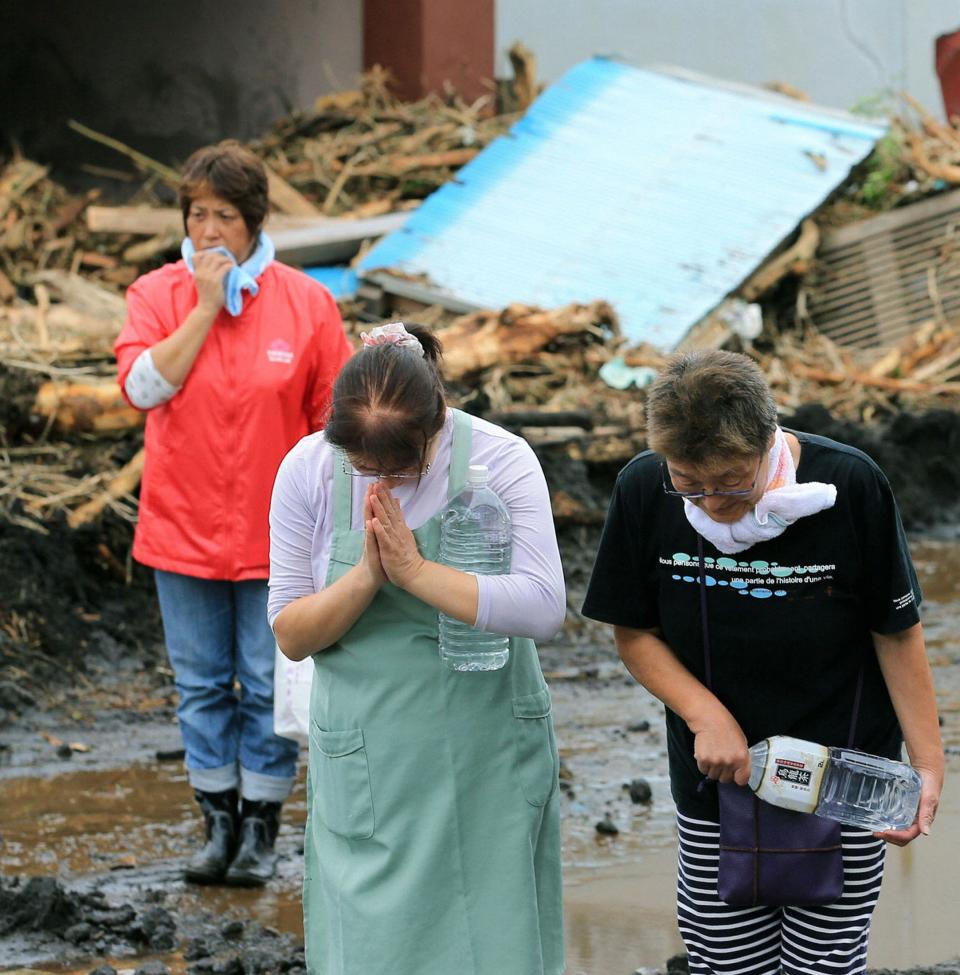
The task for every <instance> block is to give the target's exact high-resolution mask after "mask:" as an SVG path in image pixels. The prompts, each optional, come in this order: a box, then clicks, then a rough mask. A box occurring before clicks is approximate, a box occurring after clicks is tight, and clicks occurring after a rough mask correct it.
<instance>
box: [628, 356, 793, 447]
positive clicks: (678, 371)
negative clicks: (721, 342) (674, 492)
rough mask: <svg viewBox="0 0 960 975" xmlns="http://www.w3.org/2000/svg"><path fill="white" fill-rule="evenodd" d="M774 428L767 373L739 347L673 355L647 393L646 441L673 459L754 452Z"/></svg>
mask: <svg viewBox="0 0 960 975" xmlns="http://www.w3.org/2000/svg"><path fill="white" fill-rule="evenodd" d="M776 427H777V406H776V404H775V403H774V401H773V396H772V395H771V393H770V387H769V386H768V385H767V381H766V379H765V378H764V375H763V373H762V372H761V371H760V369H759V367H758V366H757V364H756V363H755V362H754V361H753V360H752V359H750V358H748V357H747V356H745V355H741V354H740V353H737V352H719V351H705V352H688V353H681V354H678V355H675V356H672V357H671V358H670V359H669V360H668V362H667V365H666V367H665V368H664V369H663V370H662V371H661V372H660V374H659V375H658V376H657V378H656V379H655V380H654V382H653V385H652V386H651V387H650V392H649V395H648V398H647V443H648V445H649V446H650V449H651V450H653V451H655V452H656V453H658V454H660V455H661V456H662V457H667V458H669V459H670V460H677V461H683V462H685V463H688V464H697V465H700V464H710V463H711V462H714V461H721V460H725V459H727V458H729V457H746V456H753V457H756V456H757V455H758V454H761V453H763V452H764V451H765V450H766V449H767V445H768V443H769V441H770V436H771V434H772V433H773V432H774V430H775V429H776Z"/></svg>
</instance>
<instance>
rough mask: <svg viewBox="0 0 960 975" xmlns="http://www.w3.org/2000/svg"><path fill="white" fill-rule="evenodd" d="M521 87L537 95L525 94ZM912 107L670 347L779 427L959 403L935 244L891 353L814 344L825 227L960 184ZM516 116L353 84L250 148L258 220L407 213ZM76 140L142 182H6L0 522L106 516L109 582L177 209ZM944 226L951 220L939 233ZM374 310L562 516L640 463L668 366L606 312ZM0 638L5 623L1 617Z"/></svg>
mask: <svg viewBox="0 0 960 975" xmlns="http://www.w3.org/2000/svg"><path fill="white" fill-rule="evenodd" d="M525 84H526V86H527V88H529V89H530V91H531V92H532V91H533V90H534V88H535V82H534V81H533V80H532V79H530V78H527V79H526V81H525ZM525 97H526V101H529V97H532V96H531V95H530V93H529V92H528V94H527V96H525ZM522 102H523V100H522V99H520V100H517V101H515V102H514V104H522ZM914 107H915V110H916V111H917V112H918V115H919V124H918V125H911V124H909V123H908V122H905V121H899V120H895V121H894V123H893V125H892V128H891V130H890V134H889V136H888V137H886V138H885V139H884V140H882V141H881V142H880V143H879V144H878V146H877V149H876V151H875V152H874V154H873V155H872V156H871V157H870V158H869V159H868V160H867V161H866V163H865V164H864V165H863V166H862V167H860V168H859V169H858V170H856V171H855V172H854V173H853V174H852V175H851V177H850V179H849V180H848V181H847V183H845V184H844V185H843V186H842V187H841V189H840V191H838V193H837V194H835V195H834V197H833V198H831V199H830V200H828V201H827V203H826V204H825V205H824V206H823V207H822V208H821V209H820V210H819V211H817V213H815V214H813V215H812V217H811V218H810V219H808V220H805V221H804V222H803V224H802V225H801V226H800V227H799V228H798V229H797V233H796V235H795V238H794V239H793V240H792V241H787V242H785V244H784V247H783V248H782V249H781V251H780V253H778V254H775V255H773V256H772V257H771V258H770V259H769V260H768V261H767V262H766V263H765V264H763V265H762V266H761V267H759V268H757V269H756V270H755V272H754V273H753V274H752V275H751V276H750V277H749V278H748V280H747V281H746V282H745V283H744V284H743V285H742V286H741V287H740V289H739V290H738V293H737V294H736V295H735V296H731V302H732V304H729V305H728V303H725V304H724V306H722V307H721V308H720V309H718V310H717V311H716V312H715V313H714V314H712V315H711V316H708V317H707V318H706V319H705V320H704V321H703V322H702V323H701V325H699V326H698V327H697V328H695V329H694V330H693V331H692V332H691V333H690V334H689V335H688V337H687V339H686V340H685V342H684V343H683V345H682V346H681V347H684V348H696V347H720V346H725V347H728V348H736V349H740V350H742V351H745V352H747V353H748V354H750V355H753V356H754V357H755V358H756V359H757V361H758V362H759V363H760V365H761V367H762V368H763V369H764V372H765V373H766V375H767V377H768V378H769V380H770V383H771V386H772V388H773V390H774V393H775V396H776V397H777V400H778V402H779V404H780V406H781V407H782V409H783V411H784V413H785V414H786V415H788V416H789V415H791V414H792V413H793V412H795V411H796V410H798V409H802V408H803V407H804V406H805V405H807V404H820V405H822V406H824V407H826V408H827V409H828V410H829V411H830V412H831V413H832V414H833V415H834V416H835V417H836V418H838V419H841V420H851V421H855V422H858V423H867V424H870V423H879V422H883V421H885V420H887V419H889V418H890V417H892V416H894V415H896V414H898V413H900V412H902V411H917V412H920V411H924V410H928V409H931V408H935V407H946V408H948V409H955V408H956V405H957V397H958V395H960V312H958V314H957V315H954V314H953V312H952V310H951V309H952V306H951V305H950V304H949V302H948V300H947V298H946V297H945V296H946V295H947V294H948V293H951V292H949V288H948V283H949V279H951V278H952V276H953V270H952V264H951V262H952V261H953V249H952V247H951V246H949V241H948V244H946V245H945V244H944V243H943V242H942V241H941V240H940V238H939V237H937V238H936V240H935V241H934V242H933V243H931V245H930V246H931V247H933V248H934V249H935V257H936V259H937V260H938V261H939V264H938V269H937V273H936V275H935V276H934V277H933V278H932V279H931V280H932V281H933V284H932V285H931V287H932V288H933V289H934V291H935V294H934V295H933V298H931V305H930V307H931V309H932V310H931V313H930V315H929V317H928V318H927V319H925V320H923V321H921V322H919V323H916V322H914V321H912V320H908V319H907V318H904V319H903V321H902V322H899V320H898V322H899V324H898V328H900V331H899V332H890V333H889V334H891V335H892V334H896V335H897V340H896V341H895V342H890V341H887V342H882V341H878V339H877V335H881V337H882V333H879V332H878V333H876V334H875V335H874V336H873V339H872V341H871V342H861V343H859V344H857V343H852V344H851V343H847V342H845V341H844V340H843V337H842V336H840V337H839V338H830V337H828V335H827V334H824V332H823V331H822V330H818V328H817V324H818V319H817V314H818V306H817V304H816V301H815V300H814V299H815V298H816V295H815V293H814V291H813V290H811V291H810V292H809V294H808V292H807V291H806V290H805V288H806V287H807V284H806V283H807V282H814V283H815V282H817V281H819V280H820V278H819V277H818V275H821V276H822V275H823V274H824V273H830V272H831V268H830V267H827V268H824V267H823V266H822V265H820V264H818V260H820V256H819V255H820V254H822V252H823V240H824V237H825V236H826V237H829V235H830V234H831V233H833V232H834V228H835V227H836V225H837V224H841V223H844V222H847V223H848V222H849V221H850V220H851V219H853V218H861V217H863V215H864V214H865V213H867V212H870V213H873V214H876V212H877V211H882V210H885V209H892V208H899V209H901V210H904V211H906V210H909V209H911V207H909V206H906V205H905V204H908V203H911V202H913V200H914V199H915V198H917V197H923V196H926V197H929V195H930V194H932V193H936V192H940V191H942V190H943V189H945V188H946V186H947V184H949V183H960V128H956V127H954V126H950V125H944V124H941V123H939V122H937V121H936V120H934V119H932V118H931V117H930V116H928V115H927V114H926V113H923V112H922V110H921V109H919V106H914ZM516 117H517V116H516V114H501V115H492V114H490V112H489V111H488V109H487V107H486V105H485V104H484V103H483V102H482V101H481V102H478V103H475V104H473V105H466V104H464V103H462V102H461V101H459V100H458V99H457V98H456V97H455V96H454V95H452V94H450V95H449V96H448V97H445V98H438V97H435V96H431V97H429V98H426V99H423V100H421V101H419V102H414V103H403V102H400V101H398V100H396V99H395V98H393V96H391V95H390V94H389V91H388V89H387V86H386V80H385V77H384V76H383V75H382V74H381V73H378V72H374V73H371V74H368V75H367V76H365V78H364V79H363V82H362V84H361V86H360V87H359V88H358V89H356V90H354V91H348V92H339V93H337V94H334V95H330V96H324V97H323V98H321V99H318V101H317V103H316V105H315V106H314V108H313V109H312V110H311V111H309V112H301V113H297V114H294V115H292V116H290V117H289V118H287V119H283V120H281V121H280V122H278V123H277V125H276V126H275V128H274V129H273V130H272V131H271V132H269V133H268V134H267V135H265V136H264V137H263V138H262V139H260V140H258V141H256V142H254V143H252V144H251V148H252V149H253V150H254V151H255V152H257V153H258V154H259V155H260V157H261V158H262V159H263V160H264V162H265V163H266V165H267V166H268V168H269V172H270V179H271V201H272V205H273V213H272V215H271V218H270V219H271V220H274V221H277V223H276V226H277V227H278V228H282V227H283V226H300V227H302V226H305V225H306V224H309V225H311V226H317V225H319V224H323V223H326V224H327V225H330V224H331V223H334V224H337V225H342V224H344V223H348V222H354V223H357V222H359V221H363V220H369V219H378V218H380V217H383V216H384V215H385V214H389V213H393V212H396V211H397V210H402V209H403V208H404V207H409V206H413V205H416V203H417V201H418V200H419V199H421V198H422V197H423V196H425V195H427V194H429V193H430V192H431V191H432V190H433V189H434V188H436V187H437V186H439V185H441V184H442V183H444V182H445V181H446V180H448V179H450V177H451V176H452V175H453V174H454V173H455V171H456V169H457V168H458V167H459V166H462V165H463V164H464V163H466V162H467V161H468V160H469V159H471V158H472V157H473V156H475V155H476V154H477V153H478V152H479V151H480V150H481V149H482V148H483V147H484V146H485V145H487V144H488V143H489V142H490V141H491V140H492V139H494V138H495V137H496V136H497V135H499V134H501V133H503V132H504V131H506V129H507V128H508V127H509V125H510V124H511V123H512V122H513V121H514V120H515V119H516ZM79 128H82V127H79ZM85 132H86V134H87V135H89V136H90V137H91V138H96V139H98V140H100V141H106V142H108V143H109V144H111V145H112V146H113V148H115V149H116V150H117V151H118V152H119V153H122V154H123V155H124V156H125V157H126V158H127V159H129V160H130V162H131V163H132V165H133V167H134V169H135V170H136V172H137V174H138V176H137V177H135V178H136V179H139V180H141V181H142V182H141V185H139V188H138V189H137V192H136V193H135V195H134V196H133V198H132V199H131V200H129V201H128V202H129V203H130V204H131V205H130V206H128V207H123V208H116V207H110V208H107V207H103V206H101V205H100V203H101V201H100V199H99V197H98V193H97V192H96V191H91V192H88V193H86V194H84V195H82V196H72V195H71V194H69V193H68V192H67V191H66V190H65V189H64V188H63V187H61V186H59V185H58V184H57V183H56V182H55V181H54V180H52V179H51V178H50V174H49V173H48V171H47V169H46V168H45V167H44V166H42V165H39V164H38V163H35V162H32V161H30V160H27V159H22V158H15V159H13V160H11V161H9V162H7V163H6V164H5V165H0V525H2V524H6V525H8V526H10V527H11V528H16V529H19V530H23V531H26V532H27V533H28V534H35V533H40V534H52V536H53V537H56V538H60V537H64V533H66V534H67V535H68V534H69V533H70V532H71V531H73V532H76V531H77V530H78V529H84V530H85V531H88V532H89V531H90V530H93V531H94V532H96V531H97V530H98V529H97V526H98V524H100V522H101V521H102V520H103V516H104V515H105V516H106V521H107V522H109V525H107V526H105V527H103V528H102V529H100V530H102V531H103V532H104V534H105V536H106V534H108V533H109V534H110V538H109V540H108V541H107V542H104V541H103V540H96V539H93V538H91V539H89V540H88V548H92V549H93V550H94V551H96V552H98V553H99V554H98V555H97V558H98V559H99V560H100V564H101V567H102V568H103V570H104V571H105V572H107V573H109V574H111V575H112V576H113V577H115V578H117V579H123V578H126V579H129V578H130V573H131V569H130V558H129V546H128V545H127V550H126V551H124V549H123V543H122V542H120V541H119V539H120V538H121V536H122V534H123V531H125V532H126V533H127V537H128V538H129V525H130V523H132V522H133V521H134V520H135V518H136V510H137V507H136V489H137V485H138V481H139V476H140V470H141V467H142V462H143V455H142V451H141V447H142V432H141V427H142V421H143V417H142V415H141V414H138V413H137V412H136V411H133V410H131V409H130V408H129V407H127V405H126V404H125V403H124V401H123V400H122V398H121V397H120V395H119V390H118V388H117V386H116V379H115V366H114V363H113V359H112V352H111V345H112V341H113V338H114V336H115V335H116V334H117V331H118V330H119V328H120V327H121V325H122V321H123V317H124V302H123V297H122V293H123V290H124V288H125V287H126V286H127V285H129V284H130V283H131V282H132V281H133V280H134V279H135V278H136V277H137V276H138V275H139V274H140V273H142V272H143V271H145V270H148V269H149V268H151V267H153V266H155V265H156V264H158V263H159V262H161V261H162V260H163V259H165V257H166V256H168V251H169V250H170V248H171V247H175V245H176V243H177V241H178V240H179V237H180V228H179V214H178V212H177V211H176V210H175V209H172V208H171V207H170V206H169V204H170V203H171V202H172V199H173V197H172V195H171V186H172V184H173V182H174V181H175V179H176V176H175V173H174V172H173V170H172V169H169V168H168V167H166V166H165V165H163V164H161V163H159V162H156V161H154V160H151V159H149V158H148V157H146V156H143V155H142V154H141V153H139V152H137V151H136V150H134V149H131V148H129V147H127V146H124V145H122V144H120V143H116V142H115V140H111V139H108V138H107V137H104V136H100V135H98V134H97V133H91V132H89V130H85ZM947 195H948V194H942V193H941V196H939V197H935V199H937V200H939V199H941V198H945V197H946V196H947ZM930 202H931V201H930V199H927V201H926V202H925V203H923V204H922V205H923V206H928V205H930ZM913 209H917V212H919V210H918V208H913ZM171 213H172V216H171ZM892 216H893V215H890V214H887V215H884V216H881V217H877V218H876V219H879V220H886V219H888V218H890V217H892ZM938 219H941V222H942V214H941V215H940V216H939V217H938ZM284 220H286V221H292V223H289V222H288V223H287V224H286V225H284V224H283V221H284ZM297 221H300V223H299V224H298V223H297ZM304 222H306V223H304ZM952 225H953V224H952V218H950V219H949V220H947V224H946V225H945V226H948V229H947V230H945V231H944V233H947V234H948V235H949V233H950V232H951V231H949V226H952ZM938 226H939V225H938ZM938 232H939V231H938ZM868 236H869V235H868ZM931 240H933V238H931ZM958 254H960V252H958ZM958 260H960V256H958ZM884 266H885V267H886V265H884ZM958 275H960V268H958ZM927 277H928V278H929V277H930V276H929V275H927ZM811 288H813V285H811ZM928 297H929V296H928ZM808 298H809V301H808ZM342 307H343V311H344V317H345V320H346V323H347V328H348V331H350V332H351V334H353V335H354V336H355V335H356V334H357V333H358V332H359V330H360V328H361V327H363V326H364V325H365V322H367V321H369V320H370V318H371V314H370V312H369V311H368V309H367V308H366V307H364V306H363V305H362V304H359V303H345V304H344V305H343V306H342ZM378 314H388V315H389V314H396V315H399V316H401V317H407V318H410V319H413V320H420V321H423V322H425V323H426V324H430V325H433V326H435V327H436V328H437V329H438V331H439V334H440V337H441V339H442V341H443V343H444V346H445V349H446V357H445V361H446V372H447V378H448V382H449V385H450V390H451V394H452V399H453V401H454V403H456V404H457V405H461V406H463V407H465V408H466V409H468V410H469V411H471V412H473V413H476V414H479V415H483V416H486V417H488V418H490V419H492V420H494V421H495V422H498V423H501V424H503V425H505V426H507V427H508V428H510V429H513V430H515V431H517V432H519V433H521V434H522V435H523V436H524V437H526V438H527V439H528V440H529V441H530V442H531V443H532V444H533V445H534V447H535V449H537V451H538V453H539V454H540V456H541V459H542V460H543V462H544V467H545V469H546V470H547V472H548V477H550V478H551V486H552V489H553V502H554V513H555V515H556V517H557V518H558V520H560V521H567V522H573V523H596V522H597V521H599V520H600V519H602V515H603V508H604V501H605V498H604V497H603V491H602V490H594V491H591V489H590V488H589V484H588V482H589V481H590V480H591V479H596V480H598V481H603V480H604V479H606V481H605V483H609V477H610V475H611V474H612V473H613V472H615V471H616V470H617V468H618V467H619V466H621V465H622V464H623V463H624V462H625V461H626V460H627V459H628V458H629V457H631V456H632V455H633V454H635V453H636V452H637V451H639V450H641V449H642V448H643V447H644V445H645V421H644V398H645V397H644V393H643V389H642V387H643V385H644V383H645V382H647V381H649V379H650V378H652V377H653V376H654V375H655V374H656V371H657V370H658V369H659V368H661V367H662V365H663V362H664V353H663V351H662V350H659V349H655V348H653V347H651V346H648V345H644V344H639V345H637V344H634V345H630V344H628V343H627V342H626V340H625V339H624V338H623V337H622V336H621V335H620V331H619V328H618V323H617V316H616V314H615V312H614V310H613V308H612V307H611V306H610V305H608V304H607V303H606V302H604V301H595V302H593V303H590V304H583V305H569V306H566V307H563V308H557V309H540V308H534V307H529V306H524V305H509V306H508V307H506V308H504V309H496V310H489V311H476V312H471V313H470V314H467V315H461V316H460V317H458V318H455V317H454V316H453V315H452V314H451V313H450V312H447V311H444V310H443V309H442V308H439V307H437V306H430V307H424V306H423V305H422V304H421V305H417V304H416V303H412V302H411V301H410V299H402V298H396V299H395V303H394V305H393V306H392V307H387V308H383V309H378ZM851 314H853V313H852V312H851ZM905 323H906V324H905ZM551 472H552V474H553V476H551ZM118 527H119V528H122V529H123V531H121V532H119V533H118ZM98 546H99V547H98ZM5 624H9V626H13V628H14V630H16V627H17V625H19V624H15V623H10V620H9V619H7V620H4V619H0V626H3V625H5ZM11 635H12V634H11Z"/></svg>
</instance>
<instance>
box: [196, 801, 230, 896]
mask: <svg viewBox="0 0 960 975" xmlns="http://www.w3.org/2000/svg"><path fill="white" fill-rule="evenodd" d="M194 797H195V798H196V800H197V802H199V803H200V808H201V809H202V810H203V818H204V822H205V823H206V827H207V842H206V845H205V846H204V847H203V849H202V850H199V851H198V852H197V853H195V854H194V855H193V856H192V857H191V858H190V860H189V862H188V863H187V869H186V871H185V873H184V876H185V877H186V879H187V880H189V881H190V882H191V883H195V884H217V883H221V882H222V881H223V878H224V875H225V874H226V872H227V866H228V865H229V863H230V860H231V858H232V857H233V852H234V850H235V849H236V846H237V798H238V797H237V790H236V789H229V790H228V791H226V792H199V791H197V792H195V793H194Z"/></svg>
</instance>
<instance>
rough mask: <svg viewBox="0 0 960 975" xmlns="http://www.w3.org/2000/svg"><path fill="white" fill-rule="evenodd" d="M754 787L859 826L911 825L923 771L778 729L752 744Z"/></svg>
mask: <svg viewBox="0 0 960 975" xmlns="http://www.w3.org/2000/svg"><path fill="white" fill-rule="evenodd" d="M750 757H751V770H750V788H751V789H753V791H754V792H755V793H756V794H757V795H758V796H759V797H760V798H761V799H763V800H764V801H766V802H769V803H771V804H772V805H774V806H782V807H784V808H785V809H794V810H796V811H797V812H805V813H810V812H812V813H816V814H817V815H818V816H824V817H826V818H827V819H836V820H838V821H839V822H841V823H846V824H847V825H848V826H856V827H859V828H860V829H869V830H886V829H908V828H909V827H910V826H911V825H912V824H913V821H914V819H915V818H916V815H917V807H918V806H919V804H920V776H919V774H918V773H917V772H916V770H915V769H913V768H911V767H910V766H909V765H906V764H904V763H903V762H896V761H894V760H893V759H890V758H880V757H879V756H877V755H867V754H866V753H865V752H858V751H854V750H853V749H852V748H831V747H828V746H826V745H816V744H814V743H813V742H811V741H803V740H802V739H800V738H789V737H787V736H786V735H776V736H774V737H773V738H766V739H764V740H763V741H761V742H758V743H757V744H756V745H754V746H753V747H752V748H751V749H750Z"/></svg>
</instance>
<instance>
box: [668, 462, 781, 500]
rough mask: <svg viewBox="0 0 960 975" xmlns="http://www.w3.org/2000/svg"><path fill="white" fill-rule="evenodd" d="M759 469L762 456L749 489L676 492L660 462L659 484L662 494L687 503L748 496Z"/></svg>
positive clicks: (755, 481) (757, 476)
mask: <svg viewBox="0 0 960 975" xmlns="http://www.w3.org/2000/svg"><path fill="white" fill-rule="evenodd" d="M761 467H763V455H761V456H760V463H759V464H757V472H756V474H754V475H753V480H752V481H751V482H750V486H749V487H745V488H736V489H735V490H731V491H678V490H677V489H676V488H675V487H674V486H673V481H672V480H671V479H670V472H669V471H668V470H667V465H666V463H664V461H660V482H661V484H662V485H663V491H664V493H665V494H669V495H670V496H671V497H672V498H686V499H687V500H688V501H692V500H694V499H695V498H732V497H736V496H738V495H744V494H750V492H751V491H753V489H754V488H755V487H756V486H757V478H759V477H760V468H761Z"/></svg>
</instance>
